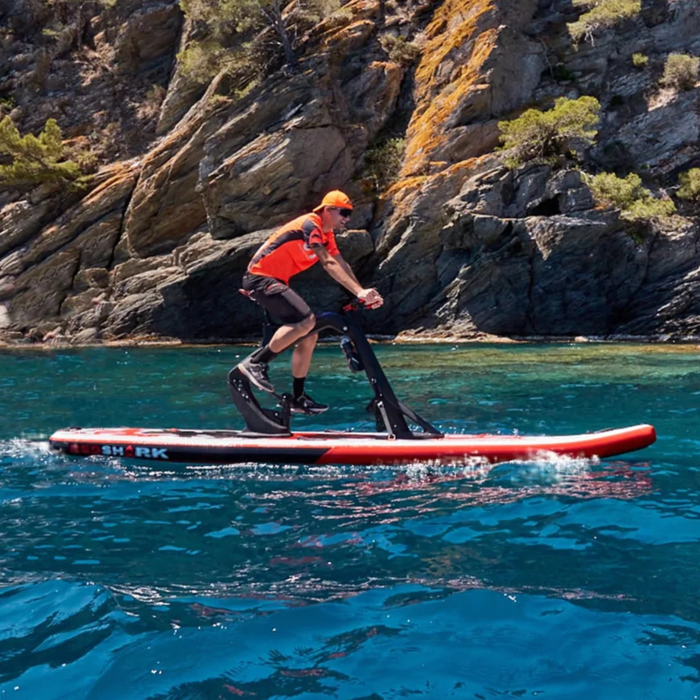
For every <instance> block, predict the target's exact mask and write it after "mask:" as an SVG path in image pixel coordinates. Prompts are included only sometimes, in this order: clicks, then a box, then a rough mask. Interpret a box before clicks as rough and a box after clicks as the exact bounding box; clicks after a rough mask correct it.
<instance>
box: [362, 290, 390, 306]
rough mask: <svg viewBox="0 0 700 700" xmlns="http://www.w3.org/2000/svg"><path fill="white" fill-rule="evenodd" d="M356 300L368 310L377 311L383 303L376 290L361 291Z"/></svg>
mask: <svg viewBox="0 0 700 700" xmlns="http://www.w3.org/2000/svg"><path fill="white" fill-rule="evenodd" d="M357 298H358V299H359V300H360V301H361V302H362V303H363V304H364V305H365V306H366V307H367V308H368V309H378V308H379V307H380V306H381V305H382V304H383V303H384V299H382V295H381V294H380V293H379V292H378V291H377V290H376V289H363V290H362V291H361V292H360V293H359V294H358V295H357Z"/></svg>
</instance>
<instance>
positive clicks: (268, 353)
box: [250, 345, 277, 362]
mask: <svg viewBox="0 0 700 700" xmlns="http://www.w3.org/2000/svg"><path fill="white" fill-rule="evenodd" d="M276 357H277V353H276V352H272V350H270V346H269V345H265V347H262V348H258V349H257V350H256V351H255V352H254V353H253V354H252V355H251V356H250V361H251V362H270V360H274V359H275V358H276Z"/></svg>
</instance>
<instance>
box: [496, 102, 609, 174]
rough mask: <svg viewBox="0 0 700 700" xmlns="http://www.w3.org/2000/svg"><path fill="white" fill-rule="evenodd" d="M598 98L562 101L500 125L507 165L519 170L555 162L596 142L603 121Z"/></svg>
mask: <svg viewBox="0 0 700 700" xmlns="http://www.w3.org/2000/svg"><path fill="white" fill-rule="evenodd" d="M599 112H600V103H599V102H598V100H597V99H596V98H595V97H579V98H578V99H577V100H570V99H568V98H566V97H560V98H559V99H557V100H556V102H555V103H554V107H553V108H552V109H549V110H547V111H545V112H542V111H540V110H539V109H528V110H527V111H526V112H524V113H523V114H522V115H521V116H519V117H518V118H517V119H513V120H511V121H502V122H499V124H498V127H499V128H500V130H501V132H502V136H501V141H502V143H503V147H502V149H503V150H505V151H508V153H507V155H506V163H507V164H508V165H509V166H510V167H517V166H518V165H521V164H522V163H525V162H527V161H541V162H546V161H552V160H556V158H557V157H558V156H566V155H568V154H569V153H570V152H572V151H574V152H575V151H576V150H577V148H579V145H590V144H593V143H594V142H595V137H596V134H597V133H598V132H597V131H596V129H595V127H596V126H597V124H598V121H599V119H600V116H599Z"/></svg>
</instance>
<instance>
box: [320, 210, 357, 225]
mask: <svg viewBox="0 0 700 700" xmlns="http://www.w3.org/2000/svg"><path fill="white" fill-rule="evenodd" d="M324 213H325V214H326V217H327V219H326V223H327V224H328V228H331V229H336V228H345V226H346V225H347V223H348V220H349V219H350V216H351V215H352V209H341V208H339V207H326V209H325V212H324Z"/></svg>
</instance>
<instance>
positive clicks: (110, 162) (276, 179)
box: [0, 0, 700, 343]
mask: <svg viewBox="0 0 700 700" xmlns="http://www.w3.org/2000/svg"><path fill="white" fill-rule="evenodd" d="M42 8H44V5H43V4H42V2H40V0H32V1H31V2H30V1H29V0H5V2H4V4H2V5H0V24H1V25H2V26H4V27H5V28H6V29H5V31H4V33H3V34H2V36H1V37H0V39H1V40H2V49H3V53H2V56H0V97H2V98H4V100H5V102H4V103H3V104H5V107H4V108H3V109H4V110H5V113H8V114H10V116H11V117H12V119H13V121H14V123H15V124H17V126H18V128H19V129H20V131H21V132H22V133H26V132H28V131H33V132H37V131H38V130H39V129H40V128H41V126H42V125H43V124H44V123H45V121H46V119H48V118H50V117H54V118H56V119H57V121H58V123H59V125H60V126H61V128H62V130H63V133H64V137H65V138H66V139H68V140H69V142H70V143H77V144H78V145H80V144H81V143H82V142H85V143H86V144H87V146H89V147H90V148H91V149H92V152H93V153H96V154H97V156H98V160H99V163H100V165H99V168H98V169H97V172H96V173H95V174H94V175H93V177H92V180H91V182H90V184H89V186H88V187H87V188H84V189H77V188H69V187H66V186H65V185H60V184H51V183H46V184H43V185H41V186H38V187H33V188H28V187H24V188H19V187H9V186H2V185H1V184H0V207H1V209H0V311H2V307H3V306H4V313H2V314H0V325H2V326H3V329H2V331H1V332H2V337H4V338H5V339H7V340H20V339H31V340H33V341H39V342H40V341H49V340H54V341H55V340H65V341H67V342H75V343H86V342H101V341H109V340H117V339H134V338H143V337H147V338H179V339H183V340H217V339H230V338H240V337H245V336H250V335H254V334H255V333H256V332H257V330H258V327H259V315H258V312H257V311H256V309H255V307H254V305H253V304H251V302H249V301H247V300H246V299H245V298H243V297H242V296H241V295H239V293H238V287H239V284H240V279H241V276H242V273H243V270H244V269H245V265H246V264H247V261H248V260H249V258H250V256H251V254H252V251H253V250H254V249H255V248H256V247H257V246H258V245H259V244H260V242H261V241H262V240H263V239H264V237H265V235H267V233H269V230H270V229H273V228H274V227H275V226H277V225H279V224H281V223H283V222H284V221H285V220H287V219H289V218H292V217H294V216H296V215H298V214H299V213H301V212H303V211H304V210H308V209H309V208H310V207H312V206H314V205H315V204H316V203H317V202H318V200H319V199H320V197H321V196H322V194H323V193H324V192H325V191H326V190H328V189H334V188H342V189H344V190H345V191H347V192H348V193H349V194H350V195H351V197H352V198H353V200H354V201H355V202H356V209H355V213H354V215H353V219H352V225H353V230H352V231H349V232H346V233H344V234H342V235H341V236H340V239H339V245H340V247H341V250H342V252H343V254H344V255H345V257H346V258H347V259H348V260H349V261H350V262H351V263H352V264H353V266H355V268H356V269H357V270H358V272H359V275H360V277H361V278H362V279H363V280H364V281H366V282H367V283H368V284H369V283H371V284H373V285H375V286H377V287H378V289H379V290H380V291H381V292H382V294H383V295H384V296H385V299H386V301H387V303H386V305H385V307H384V308H383V309H382V310H381V311H379V312H375V313H373V314H372V315H369V314H368V321H369V322H370V324H371V330H374V331H375V332H384V333H399V332H404V333H405V334H407V335H411V334H419V335H420V334H423V335H429V336H439V335H451V336H460V337H479V336H480V335H483V334H495V335H500V336H564V335H574V336H575V335H593V336H615V337H623V336H642V335H643V336H650V335H651V336H661V337H671V338H683V337H687V336H695V335H700V291H699V287H698V279H700V256H699V255H698V248H699V245H700V242H699V236H700V230H699V228H698V219H697V216H696V213H697V212H696V211H695V210H694V208H693V207H692V206H690V205H687V204H683V203H682V202H679V203H678V204H679V212H680V215H679V216H676V217H675V218H674V219H673V223H672V225H669V224H668V223H667V224H660V223H658V222H653V221H651V222H648V223H647V224H646V225H645V226H643V227H639V226H638V227H636V228H635V229H634V230H630V227H629V225H628V222H625V221H624V220H623V218H622V217H621V216H620V212H619V211H617V210H614V209H610V208H607V209H606V208H602V207H601V206H599V205H596V203H595V201H594V199H593V196H592V193H591V190H590V188H589V185H588V184H587V180H586V179H585V178H584V177H583V176H582V174H581V172H580V169H581V168H582V169H588V170H590V171H591V172H596V171H603V170H605V171H615V172H618V173H620V174H626V173H630V172H637V173H639V174H641V175H642V176H643V178H644V180H645V184H646V185H647V186H648V187H650V188H651V189H652V190H653V191H654V192H657V193H660V194H662V195H663V194H665V195H666V196H670V195H673V193H674V191H675V187H676V186H677V181H678V174H679V173H681V172H684V171H687V170H688V169H689V168H691V167H698V166H700V141H699V139H700V100H699V94H700V93H699V91H698V90H697V88H695V89H689V90H673V89H669V88H664V87H662V86H661V85H660V82H659V79H660V76H661V73H662V71H663V65H664V61H665V59H666V57H667V56H668V55H669V54H670V53H673V52H682V53H688V54H696V55H700V5H698V3H697V2H696V1H695V0H668V1H666V0H648V1H646V2H644V3H642V7H641V12H640V13H639V14H638V15H637V16H635V17H633V18H631V19H626V20H624V21H622V22H620V23H617V24H616V25H615V26H614V27H612V28H607V29H605V30H604V31H600V32H597V33H596V34H595V36H591V37H590V38H589V39H588V40H586V41H583V42H580V43H579V44H578V45H575V44H574V43H573V42H572V39H571V35H570V32H569V31H568V29H567V25H568V24H570V23H571V22H573V21H575V20H576V19H577V17H579V16H580V14H581V12H582V10H581V7H579V6H573V5H572V3H571V2H570V0H424V1H422V2H413V0H406V1H395V0H386V2H385V1H384V0H381V1H380V0H351V1H350V2H348V3H346V4H344V5H343V6H342V7H341V8H340V9H339V10H338V11H336V12H335V13H332V14H330V15H329V16H328V17H326V18H325V19H324V20H322V21H319V22H317V23H316V24H315V25H314V26H312V27H311V28H310V29H308V31H306V32H305V34H304V35H303V36H302V37H300V38H299V39H298V40H297V51H298V54H299V57H300V60H299V68H298V69H297V70H294V71H290V70H288V69H286V68H284V67H281V68H280V67H276V68H275V67H273V68H272V69H270V70H269V71H268V72H267V73H266V74H265V75H264V76H263V77H262V78H258V79H256V80H255V81H254V82H251V83H250V84H249V85H247V86H245V89H241V86H240V84H235V83H234V81H232V80H231V79H230V76H229V75H227V74H226V72H225V71H222V72H220V73H219V74H218V75H216V76H215V77H214V78H213V79H212V80H211V81H207V82H206V83H202V82H196V81H192V80H191V79H189V78H188V77H187V75H185V74H183V71H182V70H181V66H180V64H179V63H178V61H177V58H176V56H177V53H178V51H181V50H182V49H183V47H186V46H187V45H188V41H190V39H191V37H192V36H193V34H194V33H195V32H196V31H197V27H195V26H193V24H192V23H190V22H189V21H188V20H187V19H186V18H185V17H184V16H183V14H182V12H181V10H180V9H179V7H178V5H177V4H174V3H171V2H168V1H167V0H163V1H154V0H127V1H125V2H119V3H117V4H116V5H115V6H114V7H106V8H105V7H102V6H99V5H96V4H86V5H85V11H84V12H83V13H82V14H81V16H80V18H79V19H78V20H75V19H74V18H73V22H72V23H71V22H70V21H66V22H65V23H64V25H62V26H64V30H63V31H64V33H65V34H66V36H65V37H62V35H61V33H60V32H59V33H58V35H57V34H56V32H55V31H54V33H53V34H51V35H50V44H47V42H48V39H47V34H46V31H45V27H46V23H47V22H48V21H49V20H48V19H47V16H46V13H45V12H44V10H43V9H42ZM42 12H44V14H42ZM42 28H44V30H42ZM397 37H399V38H400V39H401V40H403V41H404V42H405V43H409V42H410V44H411V46H412V47H415V48H416V51H415V53H414V54H410V55H409V56H406V55H400V54H397V52H396V51H393V52H392V51H391V50H389V47H390V46H391V42H390V41H388V38H389V39H392V40H393V41H394V44H395V42H396V38H397ZM61 42H62V43H61ZM635 53H643V54H644V55H645V56H647V57H648V64H647V65H645V66H644V67H643V69H639V68H635V67H633V65H632V55H633V54H635ZM47 55H49V56H50V58H51V60H50V61H49V62H47V61H46V56H47ZM582 95H592V96H595V97H596V98H597V99H598V100H599V102H600V104H601V108H602V109H601V115H602V116H601V122H600V125H599V133H598V137H597V140H596V144H595V146H594V147H593V148H592V149H589V150H588V151H587V152H586V154H585V160H584V162H583V163H571V162H560V163H541V162H540V163H526V164H524V165H522V166H520V167H518V168H515V169H513V168H508V167H506V165H505V164H504V161H503V157H502V153H501V152H499V151H498V150H497V147H498V145H499V134H500V131H499V127H498V123H499V121H501V120H504V119H512V118H514V117H516V116H517V115H518V114H520V113H521V112H522V111H523V110H524V109H526V108H529V107H538V108H542V109H546V108H547V107H549V106H551V104H552V102H553V100H554V99H555V98H557V97H560V96H566V97H569V98H572V99H573V98H577V97H579V96H582ZM396 136H401V137H403V139H404V142H403V143H404V144H405V150H404V152H403V156H402V161H401V167H400V172H398V173H397V174H396V177H395V178H394V179H395V182H394V183H393V184H391V186H390V187H388V188H386V187H385V188H377V187H376V186H372V184H371V183H370V182H369V180H368V178H367V177H366V163H367V159H368V154H370V153H371V152H372V149H376V148H377V146H378V145H381V144H382V143H384V142H385V141H386V140H387V139H388V138H390V137H396ZM298 279H299V284H298V289H299V291H300V292H301V293H302V294H303V295H305V296H306V297H307V298H308V300H309V302H310V303H311V305H312V306H313V307H314V308H317V309H319V310H320V309H323V308H329V307H332V306H333V305H336V304H337V303H338V302H339V301H340V299H341V296H342V295H341V293H340V292H339V290H337V288H336V286H335V285H334V284H333V283H332V282H331V281H330V280H328V279H327V278H325V276H324V274H323V272H322V271H319V270H313V271H312V272H309V273H305V274H304V275H302V276H300V277H299V278H298Z"/></svg>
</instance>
